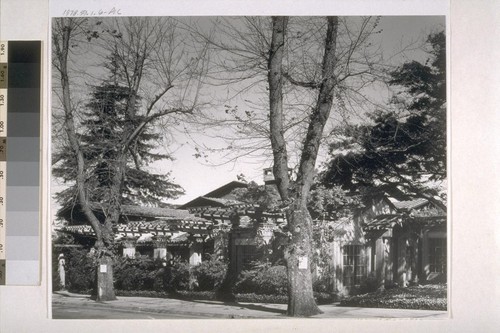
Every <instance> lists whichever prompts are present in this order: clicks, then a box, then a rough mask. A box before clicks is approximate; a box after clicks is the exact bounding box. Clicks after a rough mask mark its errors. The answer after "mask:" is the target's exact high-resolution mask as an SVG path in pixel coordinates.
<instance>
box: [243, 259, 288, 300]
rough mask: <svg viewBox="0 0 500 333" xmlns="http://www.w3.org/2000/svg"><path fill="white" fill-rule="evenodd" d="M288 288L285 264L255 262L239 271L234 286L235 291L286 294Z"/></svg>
mask: <svg viewBox="0 0 500 333" xmlns="http://www.w3.org/2000/svg"><path fill="white" fill-rule="evenodd" d="M287 290H288V285H287V273H286V267H285V266H271V265H269V264H257V265H256V266H255V267H254V269H252V270H246V271H243V272H241V274H240V275H239V277H238V280H237V281H236V283H235V286H234V292H235V293H256V294H268V295H286V294H287Z"/></svg>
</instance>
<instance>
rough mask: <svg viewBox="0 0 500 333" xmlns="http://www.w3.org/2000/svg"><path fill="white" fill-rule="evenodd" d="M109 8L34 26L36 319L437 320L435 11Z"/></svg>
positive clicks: (443, 119)
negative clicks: (39, 302)
mask: <svg viewBox="0 0 500 333" xmlns="http://www.w3.org/2000/svg"><path fill="white" fill-rule="evenodd" d="M112 14H115V16H113V15H112V16H106V17H98V16H96V15H92V14H91V13H88V16H82V15H81V13H80V14H78V15H74V14H73V13H71V11H70V10H68V12H67V13H66V14H65V17H53V18H52V19H51V28H50V30H51V31H50V35H51V41H50V43H49V44H50V45H48V48H49V53H50V57H51V59H50V60H51V63H50V65H49V66H50V79H51V87H50V88H49V91H50V95H51V106H50V108H51V110H50V112H51V116H50V140H51V153H50V158H51V164H50V183H51V185H50V186H51V193H50V207H51V219H52V221H51V223H50V224H51V226H50V228H51V230H50V238H51V240H50V246H51V248H50V250H49V252H51V253H49V255H50V259H49V260H50V261H51V272H50V276H51V278H52V281H49V282H48V283H49V284H51V306H52V312H51V313H52V318H53V319H210V318H212V319H288V318H297V317H298V318H350V319H358V318H415V319H446V318H448V316H449V310H450V309H449V301H450V297H449V296H450V290H449V289H448V285H449V265H448V264H449V259H448V258H449V256H450V253H449V252H450V251H449V248H450V247H449V245H450V238H449V236H450V232H449V231H450V229H449V228H450V223H451V222H450V219H449V216H448V208H449V200H450V198H449V191H448V189H449V184H448V169H449V165H448V164H449V163H448V158H449V144H448V142H449V141H448V138H449V130H448V127H449V125H448V124H449V119H448V117H447V107H448V103H447V65H448V60H447V59H448V57H447V52H448V50H447V45H448V43H447V38H448V36H447V33H446V31H447V30H446V17H445V16H438V15H436V16H387V15H385V16H122V15H120V13H119V12H116V13H112ZM49 289H50V288H49Z"/></svg>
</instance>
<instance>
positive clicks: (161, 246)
mask: <svg viewBox="0 0 500 333" xmlns="http://www.w3.org/2000/svg"><path fill="white" fill-rule="evenodd" d="M153 243H154V245H155V248H154V249H153V258H154V259H167V239H166V237H161V236H160V237H157V238H156V239H155V240H154V241H153Z"/></svg>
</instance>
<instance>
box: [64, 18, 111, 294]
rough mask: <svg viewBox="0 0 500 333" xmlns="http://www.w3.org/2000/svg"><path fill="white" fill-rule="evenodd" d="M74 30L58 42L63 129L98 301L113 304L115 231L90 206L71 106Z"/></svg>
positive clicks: (70, 26)
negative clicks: (91, 238)
mask: <svg viewBox="0 0 500 333" xmlns="http://www.w3.org/2000/svg"><path fill="white" fill-rule="evenodd" d="M74 28H75V26H74V22H73V21H72V20H71V19H68V21H67V22H64V23H63V27H62V29H61V35H60V36H58V38H54V40H55V43H56V45H55V49H56V58H57V59H56V61H57V63H58V66H57V67H58V68H59V72H60V75H61V87H62V104H63V108H64V114H65V121H64V127H65V131H66V134H67V136H68V141H69V142H70V145H71V148H72V150H73V152H74V154H75V156H76V160H77V176H76V184H77V188H78V203H79V204H80V207H81V208H82V210H83V213H84V214H85V216H86V218H87V219H88V221H89V222H90V225H91V226H92V229H93V230H94V232H95V235H96V238H97V240H96V243H95V248H96V250H97V255H98V260H97V263H96V265H97V267H96V270H97V282H96V283H97V285H96V300H98V301H112V300H116V296H115V292H114V287H113V266H112V254H111V253H110V251H108V247H107V244H109V242H110V239H111V240H112V238H113V237H112V229H111V227H110V225H109V223H105V224H104V225H103V224H101V222H100V221H99V220H98V219H97V217H96V216H95V215H94V212H93V211H92V209H91V208H90V206H89V200H88V198H87V193H86V189H85V159H84V156H83V152H82V151H81V148H80V144H79V142H78V137H77V133H76V129H75V121H74V113H73V107H72V105H71V90H70V83H69V77H68V68H67V64H68V53H69V46H70V41H71V34H72V32H73V29H74Z"/></svg>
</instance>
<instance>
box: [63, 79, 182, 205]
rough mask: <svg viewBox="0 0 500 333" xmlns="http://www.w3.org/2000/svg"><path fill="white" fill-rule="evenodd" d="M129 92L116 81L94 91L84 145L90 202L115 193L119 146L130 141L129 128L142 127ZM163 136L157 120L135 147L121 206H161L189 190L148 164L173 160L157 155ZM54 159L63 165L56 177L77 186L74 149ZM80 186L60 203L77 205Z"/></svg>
mask: <svg viewBox="0 0 500 333" xmlns="http://www.w3.org/2000/svg"><path fill="white" fill-rule="evenodd" d="M128 95H129V91H128V89H127V88H126V87H122V86H120V85H117V84H115V83H109V82H108V83H104V84H103V85H101V86H96V87H94V88H93V92H92V93H91V100H90V102H89V103H88V104H87V105H86V111H85V112H84V113H83V116H84V120H83V121H82V122H81V124H80V130H79V132H80V133H81V134H80V140H81V147H82V151H83V153H84V157H85V160H86V161H87V173H86V174H87V179H86V184H87V187H88V188H89V189H91V190H90V191H89V199H90V201H94V202H107V201H108V200H109V197H110V193H109V189H110V185H111V182H112V179H113V176H114V174H113V173H114V172H115V171H116V168H115V167H114V163H115V162H116V158H117V154H118V151H117V149H118V147H120V142H122V141H123V140H124V132H125V131H126V128H127V127H129V126H133V127H137V126H138V125H139V124H140V123H141V122H142V121H143V117H141V116H136V117H134V118H133V119H130V117H128V116H127V114H126V112H125V111H126V103H127V99H128ZM159 141H161V136H160V134H159V133H157V132H155V131H154V122H150V123H148V124H147V126H146V128H145V129H144V131H143V132H142V133H141V134H140V135H139V136H138V138H137V139H136V140H135V141H134V143H133V145H131V146H130V148H129V154H128V159H129V161H128V162H127V166H126V170H125V180H124V184H123V188H122V197H121V204H142V205H154V206H158V205H161V204H162V200H165V199H171V198H176V197H178V196H179V195H180V194H182V193H183V189H182V188H181V187H180V186H179V185H177V184H175V183H173V182H172V181H171V180H170V179H169V173H167V174H163V175H162V174H155V173H152V172H150V171H149V170H147V166H148V165H149V164H150V163H152V162H155V161H158V160H165V159H171V158H172V157H171V156H170V155H168V154H161V153H155V152H154V151H155V149H156V148H158V142H159ZM54 160H56V161H59V163H58V164H57V165H56V166H55V167H54V168H53V174H54V176H56V177H59V178H61V179H63V181H65V182H71V181H73V180H74V179H75V177H76V160H75V158H74V154H72V153H71V151H70V150H69V147H68V149H63V150H61V151H59V152H56V153H55V156H54ZM74 186H75V185H73V186H70V187H69V188H67V189H65V190H63V191H62V192H59V193H58V194H57V199H58V200H59V202H60V203H61V204H62V205H63V206H64V205H67V204H70V202H72V201H73V198H74V196H75V193H76V190H75V188H74Z"/></svg>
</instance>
